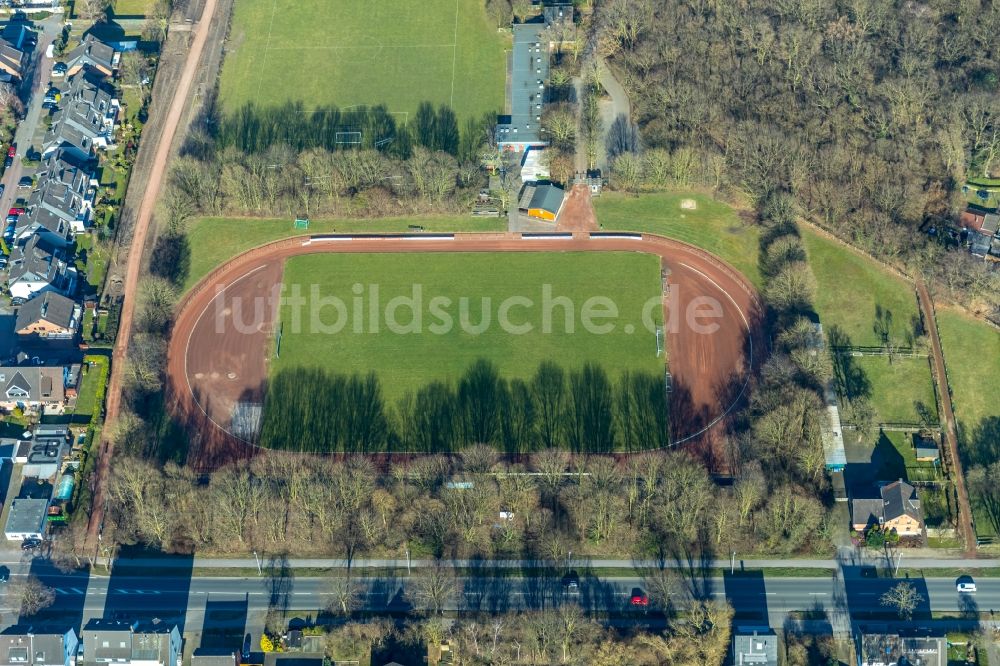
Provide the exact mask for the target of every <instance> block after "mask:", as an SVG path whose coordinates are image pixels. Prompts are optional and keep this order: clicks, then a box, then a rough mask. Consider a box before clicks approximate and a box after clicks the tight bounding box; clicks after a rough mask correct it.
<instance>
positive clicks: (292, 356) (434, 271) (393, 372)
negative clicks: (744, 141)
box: [271, 252, 663, 404]
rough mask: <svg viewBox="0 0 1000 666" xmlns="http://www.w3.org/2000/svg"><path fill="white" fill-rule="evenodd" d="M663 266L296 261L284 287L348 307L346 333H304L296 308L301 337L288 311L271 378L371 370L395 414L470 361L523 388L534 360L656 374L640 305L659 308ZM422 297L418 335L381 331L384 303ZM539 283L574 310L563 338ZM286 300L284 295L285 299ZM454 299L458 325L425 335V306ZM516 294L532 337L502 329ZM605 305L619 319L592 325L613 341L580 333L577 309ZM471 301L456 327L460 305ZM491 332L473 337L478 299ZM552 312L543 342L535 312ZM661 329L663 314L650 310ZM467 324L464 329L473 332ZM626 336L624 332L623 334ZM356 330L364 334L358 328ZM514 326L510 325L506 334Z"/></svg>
mask: <svg viewBox="0 0 1000 666" xmlns="http://www.w3.org/2000/svg"><path fill="white" fill-rule="evenodd" d="M659 276H660V265H659V260H658V259H657V258H656V257H652V256H648V255H643V254H637V253H631V252H629V253H620V254H619V253H607V254H605V253H593V254H591V253H551V254H534V253H524V254H522V253H511V254H479V253H455V254H446V255H441V254H438V255H427V254H395V255H389V254H355V255H347V254H323V255H311V256H302V257H293V258H292V259H289V260H288V261H287V262H286V265H285V280H284V282H285V285H286V289H294V285H302V286H303V287H302V288H303V294H304V295H308V294H309V293H310V289H311V285H319V293H320V294H321V295H322V296H331V295H335V296H337V297H339V298H341V299H342V300H343V302H344V303H345V304H348V309H347V310H345V311H344V315H345V316H346V317H347V325H346V326H344V328H343V329H342V330H340V332H338V333H331V334H323V333H318V332H310V329H311V328H312V327H311V326H310V325H309V324H310V316H309V314H308V312H309V310H308V308H306V309H304V310H302V312H303V314H302V316H301V319H300V322H301V324H300V326H298V328H299V329H300V332H296V331H295V329H296V328H297V327H296V324H295V319H294V317H293V314H292V312H293V306H292V305H290V304H288V303H285V304H284V305H283V306H282V310H281V321H282V341H281V355H280V359H277V360H273V362H272V366H271V371H272V374H273V373H274V372H275V371H277V370H282V369H288V368H296V367H314V366H317V365H320V366H323V367H324V368H326V369H328V370H330V371H334V372H338V373H354V372H360V373H367V372H368V371H375V372H376V373H378V374H379V375H380V376H381V378H382V387H383V390H384V391H385V395H386V399H387V402H388V403H389V404H394V403H395V401H396V400H397V399H398V398H400V397H401V396H402V395H403V394H404V393H406V392H407V391H408V390H415V389H417V388H419V387H421V386H423V385H425V384H427V383H428V382H429V381H431V380H435V379H439V380H445V381H454V380H456V379H457V378H458V377H459V376H460V375H461V374H462V373H463V372H464V371H465V370H466V369H467V368H468V367H469V366H470V365H471V364H472V363H473V362H474V361H476V360H477V359H479V358H486V359H488V360H490V361H493V362H494V363H495V364H496V365H497V367H498V369H499V370H500V372H501V373H503V374H504V375H505V376H507V377H521V378H529V377H530V376H531V375H533V374H534V372H535V370H536V369H537V367H538V365H539V364H540V363H541V362H542V361H553V362H555V363H557V364H559V365H562V366H563V367H564V368H566V369H567V370H569V369H573V368H577V367H579V366H582V365H583V364H584V363H586V362H595V363H598V364H600V365H602V366H603V367H604V368H605V370H606V371H607V372H608V374H609V376H610V377H611V378H612V379H616V378H617V376H618V374H619V373H620V372H622V371H623V370H641V371H646V372H650V373H662V372H663V359H662V358H657V357H656V339H655V334H654V333H653V332H652V331H649V330H647V329H646V328H645V327H644V326H643V325H642V323H641V322H642V311H643V305H644V304H645V303H646V302H647V301H648V300H650V299H655V300H658V299H659V298H660V277H659ZM355 283H363V284H364V285H365V286H364V292H363V293H364V310H365V314H364V315H362V317H361V318H360V320H358V319H357V318H355V317H354V315H353V314H352V313H353V312H354V308H355V307H356V306H355V305H353V304H354V303H355V301H354V298H355V296H354V292H353V291H352V285H354V284H355ZM416 283H419V284H420V285H421V287H420V288H421V289H422V299H421V301H422V304H423V305H422V306H421V307H419V308H417V309H418V310H419V311H420V312H421V313H422V321H421V325H420V327H421V329H422V331H423V332H418V333H410V334H403V333H396V334H393V333H392V332H390V331H389V330H388V323H389V317H388V316H384V313H385V311H386V304H387V303H389V301H390V300H391V299H393V298H394V297H396V296H404V295H405V296H411V295H412V293H413V289H414V285H415V284H416ZM373 284H377V285H378V289H379V298H378V302H379V303H380V304H381V305H380V306H379V307H378V311H379V312H382V313H383V316H382V317H380V318H379V321H380V324H379V331H378V334H373V332H372V329H371V327H370V325H369V323H368V314H367V311H368V308H369V307H370V306H371V304H372V303H373V302H374V300H373V299H371V298H370V297H369V293H370V292H369V290H370V289H371V285H373ZM543 284H546V285H551V296H550V298H552V299H554V298H557V297H558V296H566V297H568V298H569V300H570V301H571V302H572V308H573V310H574V320H575V323H574V324H572V327H571V328H570V329H567V327H566V322H565V321H564V317H565V315H564V311H563V309H562V308H561V307H555V308H554V309H553V308H546V307H545V306H544V305H543V296H542V293H543ZM288 293H289V292H288V291H287V290H286V294H288ZM438 296H443V297H447V298H450V299H452V300H451V305H447V304H446V305H445V306H444V307H445V309H446V310H447V312H448V314H449V315H451V317H452V321H453V322H454V325H453V326H451V327H450V329H449V330H447V332H437V333H435V332H433V331H434V330H435V329H433V328H432V327H433V326H435V325H436V324H438V323H439V322H440V321H441V319H440V318H439V317H438V315H436V314H434V308H433V306H430V307H429V305H430V302H431V299H433V298H435V297H438ZM512 296H519V297H525V298H528V299H531V301H533V304H532V305H525V304H523V303H522V304H519V305H517V306H516V307H514V308H513V309H512V310H511V311H510V315H509V320H510V322H511V323H512V324H515V325H521V324H524V323H528V324H531V325H532V326H533V330H531V331H530V332H526V333H525V332H522V333H520V334H517V333H514V332H508V331H505V330H504V327H502V326H501V325H500V324H499V323H498V320H499V314H498V313H499V308H500V307H501V302H502V301H504V299H507V298H509V297H512ZM594 296H605V297H608V298H610V299H612V301H613V302H614V304H615V305H616V306H617V308H618V313H619V316H618V317H617V318H614V319H610V320H609V319H605V320H602V321H601V322H600V323H602V324H604V325H608V324H611V325H612V326H613V329H614V330H612V331H610V332H607V333H604V334H599V333H595V332H589V331H586V330H584V327H583V324H582V321H583V319H582V316H581V315H582V310H583V308H584V303H585V301H587V299H589V298H591V297H594ZM463 298H467V299H468V301H467V305H466V306H465V310H466V312H467V315H466V316H465V317H464V321H465V323H464V324H460V322H461V321H462V320H463V317H462V315H461V314H460V313H461V311H462V306H461V302H462V301H461V300H460V299H463ZM487 298H488V299H491V300H490V301H489V302H485V309H486V313H487V315H489V316H491V321H492V323H491V324H490V325H489V327H488V328H487V329H486V330H485V331H483V332H481V333H472V332H470V331H469V329H470V328H471V327H472V326H474V325H476V324H478V323H480V322H481V321H483V311H484V301H483V300H481V299H487ZM547 309H548V311H549V312H551V313H552V315H551V318H550V319H549V321H550V322H551V323H550V325H549V326H548V332H545V329H546V326H545V324H544V323H543V322H544V321H545V320H546V317H545V316H544V315H543V312H544V311H546V310H547ZM654 316H655V317H656V320H657V322H659V321H662V311H661V310H660V309H659V308H657V309H656V314H655V315H654ZM322 318H323V319H322V320H323V321H324V322H325V323H327V324H331V323H332V322H334V321H336V320H337V314H336V310H335V309H334V308H332V307H327V308H326V309H325V310H324V311H323V313H322ZM395 321H398V322H400V324H403V325H406V324H407V323H409V322H410V321H411V310H410V309H408V308H406V307H404V308H402V309H401V310H400V311H399V312H398V313H397V315H396V316H395ZM470 324H471V325H472V326H470ZM630 325H631V326H632V327H633V328H632V330H633V333H631V334H630V333H628V332H627V331H628V330H630V329H629V326H630ZM356 326H360V329H361V330H360V332H358V328H356ZM509 328H510V327H508V329H509Z"/></svg>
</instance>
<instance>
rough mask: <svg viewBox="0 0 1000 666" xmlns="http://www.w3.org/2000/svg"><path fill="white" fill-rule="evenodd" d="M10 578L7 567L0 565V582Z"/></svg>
mask: <svg viewBox="0 0 1000 666" xmlns="http://www.w3.org/2000/svg"><path fill="white" fill-rule="evenodd" d="M9 580H10V569H8V568H7V567H0V583H6V582H7V581H9Z"/></svg>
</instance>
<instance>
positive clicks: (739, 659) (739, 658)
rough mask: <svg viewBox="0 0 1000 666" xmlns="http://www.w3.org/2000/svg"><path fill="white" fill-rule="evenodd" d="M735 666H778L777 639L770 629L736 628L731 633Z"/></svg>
mask: <svg viewBox="0 0 1000 666" xmlns="http://www.w3.org/2000/svg"><path fill="white" fill-rule="evenodd" d="M733 664H734V665H735V666H778V637H777V635H775V633H774V632H773V631H772V630H771V628H770V627H736V629H735V631H733Z"/></svg>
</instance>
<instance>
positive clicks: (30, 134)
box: [0, 14, 63, 210]
mask: <svg viewBox="0 0 1000 666" xmlns="http://www.w3.org/2000/svg"><path fill="white" fill-rule="evenodd" d="M62 20H63V17H62V14H56V15H54V16H50V17H49V18H47V19H45V20H44V21H39V22H37V23H34V24H33V27H34V29H35V30H37V31H38V44H37V45H36V46H35V50H34V52H33V53H32V54H31V62H30V65H29V72H30V74H29V80H28V81H27V82H26V83H25V84H22V87H21V98H22V99H23V100H26V101H25V104H24V106H25V115H24V119H23V120H22V121H21V122H20V123H18V125H17V130H16V131H15V133H14V141H16V142H17V156H16V157H15V158H14V163H13V164H12V165H11V167H10V168H9V169H7V172H6V173H5V174H4V176H3V183H4V185H6V190H5V191H4V195H3V197H0V208H2V209H3V210H7V209H9V208H10V207H11V206H13V204H14V200H15V199H17V198H18V197H23V198H25V199H27V198H28V197H27V195H28V190H18V188H17V181H19V180H20V179H21V177H22V176H24V175H31V174H34V172H35V169H34V168H25V167H24V166H23V165H22V164H21V158H23V157H24V155H25V152H26V151H27V150H28V148H29V147H32V142H35V143H36V145H35V146H34V148H35V149H36V150H39V151H40V150H41V148H42V146H41V142H40V141H39V140H38V139H40V138H41V136H42V135H43V134H39V136H38V137H36V134H38V131H39V129H42V130H44V127H40V125H41V120H42V112H43V110H44V109H42V97H44V95H42V94H40V93H42V92H44V91H45V90H47V89H48V87H49V81H50V75H51V73H52V62H53V61H52V60H50V59H48V58H46V57H45V49H46V48H47V47H48V45H49V44H51V43H52V42H53V41H54V40H55V38H56V37H57V36H58V35H59V31H60V30H61V29H62Z"/></svg>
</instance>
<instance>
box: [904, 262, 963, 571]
mask: <svg viewBox="0 0 1000 666" xmlns="http://www.w3.org/2000/svg"><path fill="white" fill-rule="evenodd" d="M916 286H917V297H918V300H919V301H920V310H921V312H922V313H923V317H924V324H925V325H926V327H927V334H928V335H929V336H930V339H931V357H932V358H933V359H934V381H935V382H937V387H938V396H940V399H941V414H942V416H943V417H944V438H945V442H946V443H947V444H948V457H949V458H951V473H952V476H953V477H954V479H955V491H956V494H957V495H958V533H959V535H960V536H961V537H962V541H963V542H964V543H965V551H966V554H967V555H968V556H969V557H975V556H976V554H977V551H976V531H975V528H973V526H972V507H971V506H970V504H969V492H968V490H966V488H965V472H964V470H963V469H962V459H961V458H959V456H958V427H957V425H956V423H955V412H954V410H953V409H952V405H951V392H950V391H949V388H948V374H947V372H946V371H945V365H944V352H943V351H942V350H941V339H940V337H939V336H938V328H937V318H936V317H935V316H934V301H933V300H931V294H930V291H929V290H928V289H927V285H926V284H925V283H924V281H923V279H920V278H918V279H917V281H916Z"/></svg>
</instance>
